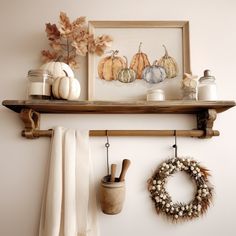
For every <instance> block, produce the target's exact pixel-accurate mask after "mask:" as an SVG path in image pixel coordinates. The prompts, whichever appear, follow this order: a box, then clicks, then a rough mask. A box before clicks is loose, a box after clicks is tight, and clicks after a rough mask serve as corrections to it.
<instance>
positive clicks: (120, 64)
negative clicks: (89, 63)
mask: <svg viewBox="0 0 236 236" xmlns="http://www.w3.org/2000/svg"><path fill="white" fill-rule="evenodd" d="M118 52H119V51H117V50H116V51H112V55H110V56H107V57H104V58H102V59H101V60H100V62H99V64H98V75H99V78H100V79H104V80H107V81H111V80H117V75H118V73H119V71H120V70H121V69H123V68H125V61H124V59H123V58H121V57H118V56H117V54H118Z"/></svg>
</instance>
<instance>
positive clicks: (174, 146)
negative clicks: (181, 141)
mask: <svg viewBox="0 0 236 236" xmlns="http://www.w3.org/2000/svg"><path fill="white" fill-rule="evenodd" d="M174 136H175V144H174V145H173V146H172V147H173V148H174V149H175V157H178V154H177V149H178V147H177V134H176V130H174Z"/></svg>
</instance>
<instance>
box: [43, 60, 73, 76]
mask: <svg viewBox="0 0 236 236" xmlns="http://www.w3.org/2000/svg"><path fill="white" fill-rule="evenodd" d="M40 69H44V70H48V71H49V72H50V73H51V74H52V76H53V78H57V77H62V76H66V75H67V76H69V77H75V76H74V72H73V70H72V69H71V68H70V67H69V66H68V65H67V64H66V63H64V62H54V61H51V62H48V63H46V64H43V65H42V66H41V67H40Z"/></svg>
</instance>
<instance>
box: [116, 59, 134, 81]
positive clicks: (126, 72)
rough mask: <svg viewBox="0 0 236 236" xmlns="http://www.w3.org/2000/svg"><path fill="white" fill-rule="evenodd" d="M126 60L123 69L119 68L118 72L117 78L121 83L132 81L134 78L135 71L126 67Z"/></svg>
mask: <svg viewBox="0 0 236 236" xmlns="http://www.w3.org/2000/svg"><path fill="white" fill-rule="evenodd" d="M124 58H125V60H126V66H125V68H124V69H121V70H120V71H119V73H118V76H117V79H118V80H119V81H120V82H122V83H132V82H133V81H135V80H136V72H135V71H134V70H133V69H130V68H128V59H127V57H124Z"/></svg>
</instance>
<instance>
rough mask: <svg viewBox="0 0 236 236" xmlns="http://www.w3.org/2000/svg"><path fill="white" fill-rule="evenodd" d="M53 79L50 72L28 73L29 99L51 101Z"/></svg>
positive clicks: (31, 71)
mask: <svg viewBox="0 0 236 236" xmlns="http://www.w3.org/2000/svg"><path fill="white" fill-rule="evenodd" d="M52 78H53V77H52V75H51V74H50V72H49V71H48V70H44V69H36V70H30V71H29V72H28V98H29V99H50V97H51V87H52Z"/></svg>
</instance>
